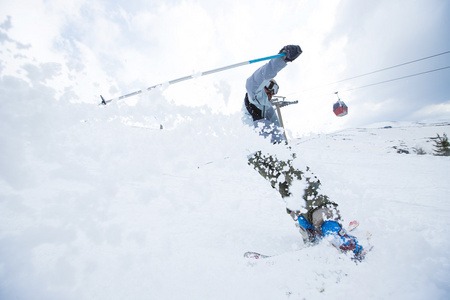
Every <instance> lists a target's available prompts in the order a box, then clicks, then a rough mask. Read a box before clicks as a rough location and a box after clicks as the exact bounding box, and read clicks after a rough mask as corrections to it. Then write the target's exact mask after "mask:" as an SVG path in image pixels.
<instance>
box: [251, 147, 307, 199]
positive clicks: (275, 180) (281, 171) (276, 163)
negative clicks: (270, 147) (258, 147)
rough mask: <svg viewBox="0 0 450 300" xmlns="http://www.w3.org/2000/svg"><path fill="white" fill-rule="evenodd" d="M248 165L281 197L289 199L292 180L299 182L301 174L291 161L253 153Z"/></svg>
mask: <svg viewBox="0 0 450 300" xmlns="http://www.w3.org/2000/svg"><path fill="white" fill-rule="evenodd" d="M248 163H249V165H251V166H253V168H254V169H255V170H256V171H258V172H259V174H261V176H263V177H264V178H265V179H267V180H269V181H270V184H271V185H272V187H273V188H274V189H276V190H277V191H278V192H279V193H280V195H281V197H283V198H285V197H289V196H290V195H291V192H290V190H289V188H290V186H291V184H292V181H293V180H294V179H298V180H301V175H302V172H301V171H299V170H296V169H294V168H293V166H292V161H291V160H287V161H283V160H279V159H277V158H276V157H275V156H272V155H270V154H263V153H261V151H259V152H257V153H255V154H254V155H253V156H252V157H251V158H250V159H249V161H248Z"/></svg>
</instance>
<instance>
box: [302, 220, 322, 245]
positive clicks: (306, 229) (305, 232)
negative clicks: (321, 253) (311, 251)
mask: <svg viewBox="0 0 450 300" xmlns="http://www.w3.org/2000/svg"><path fill="white" fill-rule="evenodd" d="M297 221H298V225H299V231H300V234H301V235H302V237H303V242H304V243H305V245H315V244H317V243H318V242H319V240H320V233H319V232H318V231H317V230H316V229H315V228H314V226H313V225H311V223H309V222H308V220H306V218H305V217H304V216H302V215H300V216H299V217H298V219H297Z"/></svg>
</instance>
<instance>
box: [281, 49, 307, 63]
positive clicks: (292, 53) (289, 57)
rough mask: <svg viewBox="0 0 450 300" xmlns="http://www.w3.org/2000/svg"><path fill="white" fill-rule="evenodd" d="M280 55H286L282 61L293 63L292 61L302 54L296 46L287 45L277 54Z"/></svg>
mask: <svg viewBox="0 0 450 300" xmlns="http://www.w3.org/2000/svg"><path fill="white" fill-rule="evenodd" d="M280 53H286V55H285V56H284V57H283V59H284V61H286V62H288V61H293V60H294V59H296V58H297V57H299V56H300V54H302V49H301V48H300V46H298V45H287V46H284V47H283V48H282V49H281V50H280V52H279V54H280Z"/></svg>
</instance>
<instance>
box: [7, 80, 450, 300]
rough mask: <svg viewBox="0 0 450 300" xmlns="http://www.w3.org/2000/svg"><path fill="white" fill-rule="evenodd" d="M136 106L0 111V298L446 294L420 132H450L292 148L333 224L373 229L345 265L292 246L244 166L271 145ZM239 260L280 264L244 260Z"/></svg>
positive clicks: (184, 111)
mask: <svg viewBox="0 0 450 300" xmlns="http://www.w3.org/2000/svg"><path fill="white" fill-rule="evenodd" d="M17 92H22V93H27V91H26V90H20V86H18V89H17ZM143 97H144V98H145V99H144V100H146V101H140V102H139V103H138V104H137V105H136V106H128V105H124V104H123V103H120V102H118V103H112V104H110V105H108V106H95V105H89V104H68V103H63V102H57V101H50V100H49V101H46V99H47V98H45V97H44V96H42V97H41V99H37V100H36V101H31V102H27V103H26V105H23V103H20V101H19V102H13V101H9V102H7V101H2V102H1V105H2V109H1V111H0V116H1V119H0V124H1V131H0V143H1V150H0V151H1V156H0V166H1V168H0V299H58V300H60V299H77V300H79V299H133V300H137V299H447V298H448V295H449V294H450V285H449V279H448V278H450V255H449V253H450V251H449V249H450V239H449V237H450V221H449V220H450V202H449V198H448V195H449V194H450V186H449V184H448V183H449V182H448V174H447V172H448V170H449V167H450V159H449V158H448V157H436V156H433V155H432V144H433V142H431V140H430V138H431V137H435V136H436V134H437V133H439V134H442V133H444V132H446V133H449V132H450V122H448V121H446V122H439V123H395V122H391V123H386V124H376V125H374V126H370V127H367V128H352V129H346V130H343V131H340V132H335V133H332V134H323V135H315V136H309V137H305V138H302V139H298V140H293V141H291V142H290V146H291V147H292V151H293V152H295V153H297V156H298V158H299V160H300V161H301V162H302V163H304V164H305V165H307V166H309V167H311V169H312V171H313V172H314V173H315V174H316V175H317V176H318V177H319V178H320V179H321V181H322V187H323V188H322V189H323V191H324V192H325V193H326V194H328V195H329V196H330V197H331V198H332V199H333V200H334V201H336V202H338V203H339V204H340V209H341V212H342V214H343V217H344V219H345V221H346V222H349V221H351V220H354V219H356V220H359V222H360V224H361V225H360V226H359V228H358V229H357V230H356V231H355V232H354V234H355V235H356V236H358V237H359V238H360V239H361V241H362V243H366V242H367V241H365V235H366V232H367V231H370V232H371V233H372V234H373V237H372V239H371V243H372V244H373V245H374V250H373V251H372V252H370V254H369V255H368V256H367V259H366V260H365V261H364V262H362V263H360V264H358V265H357V264H355V263H354V262H353V261H351V260H350V258H349V257H347V256H346V255H345V254H341V253H339V252H337V250H336V249H334V248H333V247H332V246H330V245H329V244H327V243H326V242H323V243H321V244H320V245H318V246H316V247H311V248H304V247H303V243H302V241H301V237H300V234H299V233H298V231H297V229H296V227H295V226H294V222H293V221H292V219H291V218H290V217H289V216H288V215H287V214H286V213H285V204H284V202H283V200H282V199H281V198H280V197H279V194H278V193H277V192H276V191H275V190H273V189H272V188H271V187H270V184H268V183H267V182H266V181H265V180H264V179H263V178H262V177H261V176H260V175H259V174H258V173H257V172H256V171H254V170H252V169H251V167H249V166H248V165H247V155H248V154H250V153H252V152H253V151H255V150H257V149H271V150H272V151H274V152H276V153H278V155H283V153H285V152H286V151H287V150H286V148H285V147H284V146H273V145H270V144H269V143H268V142H266V141H263V140H261V139H260V138H259V137H257V136H256V135H255V134H254V133H253V132H252V131H251V130H250V129H248V128H246V127H243V125H242V124H241V122H240V116H239V115H237V114H236V115H226V116H225V115H220V114H214V113H212V112H210V111H209V110H208V109H207V108H201V109H194V108H189V107H180V106H174V105H171V104H169V103H168V102H167V101H166V100H165V99H164V98H163V97H162V96H161V95H160V94H159V93H158V92H157V91H155V92H152V93H150V94H148V95H144V96H143ZM23 98H25V96H24V97H23ZM50 99H51V97H50ZM149 100H151V101H149ZM161 128H162V129H161ZM418 149H422V151H420V152H426V154H424V155H417V154H416V152H417V150H418ZM400 150H402V151H400ZM406 151H408V152H409V154H406ZM398 152H401V153H398ZM294 196H295V195H294ZM249 250H253V251H259V252H263V253H267V254H280V255H278V256H276V257H274V258H271V259H268V260H260V261H249V260H247V259H245V258H243V253H244V252H245V251H249Z"/></svg>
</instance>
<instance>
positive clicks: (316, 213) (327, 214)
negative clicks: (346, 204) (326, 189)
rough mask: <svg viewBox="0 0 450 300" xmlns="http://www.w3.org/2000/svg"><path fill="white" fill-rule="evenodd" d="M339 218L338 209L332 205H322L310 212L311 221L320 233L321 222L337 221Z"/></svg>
mask: <svg viewBox="0 0 450 300" xmlns="http://www.w3.org/2000/svg"><path fill="white" fill-rule="evenodd" d="M340 219H341V215H340V213H339V210H338V209H337V207H336V206H334V205H329V206H322V207H319V208H316V209H314V210H313V211H312V213H311V222H312V225H313V226H314V228H315V229H316V230H317V231H318V232H319V233H320V235H323V233H322V224H323V223H324V222H325V221H337V222H338V221H339V220H340Z"/></svg>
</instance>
